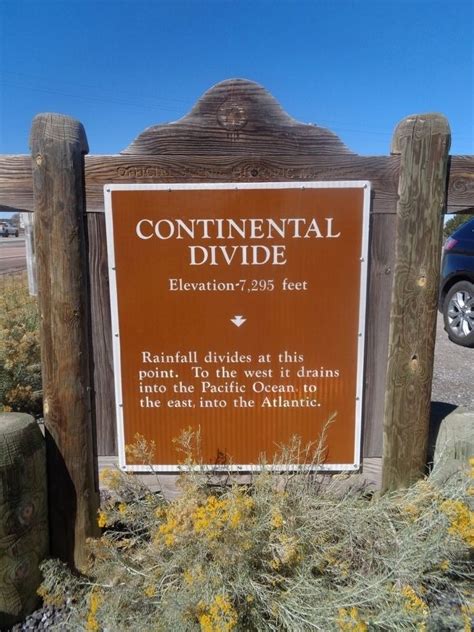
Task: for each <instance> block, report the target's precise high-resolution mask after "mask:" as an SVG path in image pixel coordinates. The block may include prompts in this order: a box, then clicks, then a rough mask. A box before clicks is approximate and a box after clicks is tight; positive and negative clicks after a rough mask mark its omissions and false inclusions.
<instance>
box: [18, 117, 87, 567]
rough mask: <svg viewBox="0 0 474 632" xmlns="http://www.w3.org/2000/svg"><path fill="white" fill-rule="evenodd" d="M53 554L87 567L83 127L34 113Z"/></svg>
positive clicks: (35, 176) (40, 302) (76, 123)
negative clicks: (85, 564)
mask: <svg viewBox="0 0 474 632" xmlns="http://www.w3.org/2000/svg"><path fill="white" fill-rule="evenodd" d="M30 147H31V151H32V158H33V192H34V202H35V211H36V215H35V244H36V260H37V280H38V303H39V309H40V317H41V355H42V374H43V390H44V417H45V428H46V450H47V452H46V453H47V461H48V495H49V516H50V537H51V553H52V555H54V556H56V557H59V558H60V559H62V560H64V561H65V562H67V563H68V564H69V565H70V566H72V567H75V568H78V569H79V568H81V567H82V566H83V565H84V563H85V562H86V551H85V543H86V539H87V538H89V537H92V536H94V535H96V534H97V509H98V493H97V485H96V476H95V471H96V468H97V466H96V459H95V458H94V450H93V429H92V420H91V415H92V412H91V376H90V366H89V364H90V358H91V355H90V354H91V349H90V315H89V299H88V281H87V278H88V275H87V254H86V232H85V205H84V154H85V153H87V152H88V145H87V139H86V135H85V132H84V128H83V127H82V125H81V124H80V123H79V122H78V121H75V120H73V119H71V118H69V117H66V116H62V115H59V114H39V115H38V116H36V117H35V119H34V120H33V125H32V129H31V137H30Z"/></svg>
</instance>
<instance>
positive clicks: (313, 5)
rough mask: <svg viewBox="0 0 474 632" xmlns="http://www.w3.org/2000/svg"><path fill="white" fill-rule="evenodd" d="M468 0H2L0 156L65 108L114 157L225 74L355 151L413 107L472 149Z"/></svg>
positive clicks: (23, 149)
mask: <svg viewBox="0 0 474 632" xmlns="http://www.w3.org/2000/svg"><path fill="white" fill-rule="evenodd" d="M473 34H474V22H473V3H472V1H471V0H442V1H438V0H327V1H323V0H312V1H303V0H291V1H288V0H268V1H264V0H251V1H247V0H186V1H185V0H173V1H162V0H148V1H146V2H145V1H141V0H121V1H120V0H119V1H112V0H99V1H97V0H94V1H92V0H63V1H61V0H56V1H51V0H30V1H27V0H13V1H11V0H0V153H1V154H15V153H28V151H29V150H28V135H29V130H30V126H31V120H32V118H33V117H34V115H35V114H37V113H38V112H46V111H49V112H61V113H64V114H69V115H71V116H73V117H75V118H77V119H79V120H80V121H81V122H82V123H83V124H84V126H85V129H86V133H87V137H88V141H89V147H90V153H91V154H100V153H116V152H119V151H120V150H121V149H123V148H124V147H126V146H127V145H128V144H129V143H130V142H131V141H132V140H133V138H134V137H135V136H136V135H137V134H138V133H139V132H141V131H142V130H143V129H144V128H145V127H148V126H149V125H153V124H156V123H162V122H166V121H173V120H176V119H178V118H180V117H181V116H183V115H184V114H186V112H187V111H188V110H189V109H190V108H191V106H192V105H193V104H194V102H195V101H196V99H198V98H199V96H200V95H201V94H202V93H203V92H204V91H205V90H207V89H208V88H209V87H211V86H212V85H213V84H215V83H217V82H218V81H221V80H223V79H228V78H231V77H245V78H248V79H252V80H254V81H257V82H259V83H260V84H262V85H263V86H264V87H266V88H267V89H268V90H270V92H272V94H273V95H274V96H275V97H276V98H277V99H278V100H279V101H280V103H281V104H282V106H283V107H284V109H285V110H286V111H287V112H288V113H289V114H290V115H292V116H293V117H295V118H296V119H298V120H300V121H303V122H312V123H316V124H318V125H323V126H326V127H329V128H331V129H332V130H333V131H335V132H336V133H337V134H338V135H339V136H340V137H341V138H342V140H343V141H344V142H345V143H346V144H347V145H348V146H349V147H350V148H351V149H352V150H354V151H356V152H358V153H361V154H386V153H388V152H389V148H390V139H391V136H392V132H393V128H394V126H395V125H396V123H397V122H398V121H400V120H401V119H402V118H404V117H405V116H407V115H409V114H413V113H422V112H433V111H436V112H442V113H444V114H445V115H446V116H447V117H448V119H449V121H450V124H451V129H452V136H453V140H452V150H451V151H452V153H453V154H465V153H469V154H472V153H474V129H473V116H474V99H473V85H474V66H473V39H474V37H473Z"/></svg>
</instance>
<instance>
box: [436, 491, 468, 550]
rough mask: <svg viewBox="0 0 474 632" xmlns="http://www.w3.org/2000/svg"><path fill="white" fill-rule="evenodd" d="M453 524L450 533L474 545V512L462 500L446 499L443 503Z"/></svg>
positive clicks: (443, 509) (442, 506)
mask: <svg viewBox="0 0 474 632" xmlns="http://www.w3.org/2000/svg"><path fill="white" fill-rule="evenodd" d="M441 511H443V512H444V513H445V514H446V516H447V517H448V518H449V520H450V522H451V525H450V527H449V529H448V531H449V533H451V534H453V535H457V536H459V537H460V538H462V539H463V540H464V541H465V542H467V544H468V545H469V546H471V547H473V546H474V512H473V511H470V509H469V507H468V506H467V505H466V504H465V503H463V502H461V501H460V500H445V501H444V503H443V504H442V505H441Z"/></svg>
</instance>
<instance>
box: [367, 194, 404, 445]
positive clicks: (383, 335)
mask: <svg viewBox="0 0 474 632" xmlns="http://www.w3.org/2000/svg"><path fill="white" fill-rule="evenodd" d="M395 210H396V204H394V205H393V214H388V213H383V214H378V213H377V203H376V200H374V202H373V214H372V218H371V227H370V235H371V237H370V246H369V248H370V250H369V263H370V269H369V279H368V296H367V331H366V359H365V385H364V386H365V388H364V428H363V454H364V456H365V457H381V456H382V446H383V414H384V405H385V378H386V368H387V354H388V332H389V324H390V320H389V314H390V303H391V296H392V282H393V268H394V261H395V239H394V237H395V233H396V230H395V223H396V215H395Z"/></svg>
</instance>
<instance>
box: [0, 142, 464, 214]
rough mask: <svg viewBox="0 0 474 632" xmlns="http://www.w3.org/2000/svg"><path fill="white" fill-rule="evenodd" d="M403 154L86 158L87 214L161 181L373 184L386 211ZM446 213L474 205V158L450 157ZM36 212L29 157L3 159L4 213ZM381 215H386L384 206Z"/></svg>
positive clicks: (0, 204)
mask: <svg viewBox="0 0 474 632" xmlns="http://www.w3.org/2000/svg"><path fill="white" fill-rule="evenodd" d="M399 162H400V157H399V156H354V155H348V156H336V157H334V156H327V157H325V158H318V157H317V156H304V155H301V156H298V157H297V158H296V157H295V158H293V159H291V160H287V159H286V157H285V156H280V157H278V158H276V157H274V156H273V157H267V156H253V157H252V158H250V159H246V158H242V157H235V156H220V157H218V158H217V157H212V156H189V157H182V156H138V155H137V156H120V155H114V156H86V157H85V173H86V176H85V179H86V198H87V211H88V212H90V213H97V212H99V213H100V212H103V210H104V195H103V187H104V185H106V184H114V183H117V184H120V183H123V184H140V183H151V182H154V183H159V182H188V181H189V182H224V181H227V182H232V181H234V180H235V181H247V182H252V181H253V182H262V181H269V180H276V181H280V182H283V181H285V180H288V181H291V180H316V179H318V178H319V179H325V180H330V179H333V180H346V179H359V180H362V179H363V180H370V181H371V182H372V188H373V189H375V191H376V192H377V195H378V196H380V197H383V198H386V199H387V211H386V212H391V211H390V210H389V209H390V208H391V205H392V201H393V200H394V199H397V197H398V193H397V187H398V167H399ZM450 163H451V164H450V169H449V179H448V199H447V208H446V211H447V212H449V213H459V212H461V213H462V212H463V211H465V210H466V209H470V208H472V207H474V156H452V157H451V159H450ZM16 209H20V210H24V211H33V184H32V177H31V159H30V157H29V156H0V210H7V211H8V210H16ZM379 212H384V209H383V207H382V208H381V210H380V211H379Z"/></svg>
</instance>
